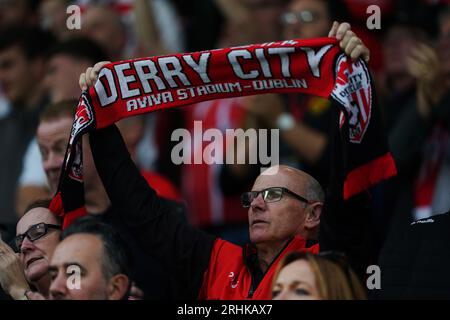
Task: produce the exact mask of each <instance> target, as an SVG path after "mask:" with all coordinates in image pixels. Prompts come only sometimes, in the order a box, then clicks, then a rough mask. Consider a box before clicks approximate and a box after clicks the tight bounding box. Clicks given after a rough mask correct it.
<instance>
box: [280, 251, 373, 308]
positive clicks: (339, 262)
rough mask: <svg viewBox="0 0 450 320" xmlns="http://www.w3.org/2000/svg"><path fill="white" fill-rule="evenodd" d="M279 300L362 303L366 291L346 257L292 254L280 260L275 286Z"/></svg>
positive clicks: (330, 254) (324, 253) (305, 253)
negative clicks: (352, 301) (360, 301)
mask: <svg viewBox="0 0 450 320" xmlns="http://www.w3.org/2000/svg"><path fill="white" fill-rule="evenodd" d="M272 298H273V299H276V300H361V299H366V292H365V290H364V288H363V286H362V285H361V282H360V280H359V278H358V277H357V275H356V274H355V272H354V271H353V270H351V268H350V266H349V265H348V263H347V261H346V259H345V256H344V255H343V254H340V253H338V252H323V253H319V254H318V255H313V254H311V253H308V252H292V253H290V254H288V255H286V256H285V257H284V258H283V260H281V261H280V263H279V265H278V267H277V270H276V273H275V276H274V282H273V286H272Z"/></svg>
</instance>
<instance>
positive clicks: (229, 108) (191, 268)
mask: <svg viewBox="0 0 450 320" xmlns="http://www.w3.org/2000/svg"><path fill="white" fill-rule="evenodd" d="M71 5H76V6H77V7H76V8H78V9H79V10H80V13H81V16H80V22H81V23H80V26H79V28H77V27H75V28H72V27H70V26H69V24H67V21H68V19H69V18H73V17H72V16H71V15H72V14H73V12H75V14H76V12H77V11H76V10H75V11H67V8H68V7H69V6H71ZM370 5H377V6H378V8H379V9H380V16H379V21H380V25H379V28H369V25H368V24H367V19H368V18H369V17H370V16H371V15H372V14H373V13H372V12H371V13H368V11H366V9H367V7H368V6H370ZM333 21H339V22H344V21H345V22H349V23H350V25H351V30H352V31H353V32H354V33H355V34H356V36H358V37H359V38H360V39H361V40H362V42H363V43H364V44H365V46H366V47H367V48H368V49H369V51H370V61H369V68H370V70H371V72H372V76H373V79H374V83H375V87H376V90H375V91H376V93H377V97H378V99H377V100H378V104H379V106H380V109H381V119H382V123H383V127H384V132H385V135H386V138H387V141H388V145H389V149H390V151H391V153H392V155H393V157H394V160H395V163H396V166H397V171H398V174H397V176H396V177H394V178H392V179H390V180H388V181H385V182H383V183H381V184H379V185H377V186H375V187H374V188H373V189H372V190H370V193H371V197H370V200H369V201H370V208H371V210H368V211H367V212H366V213H365V214H367V217H368V219H369V224H370V226H371V228H372V230H371V240H370V242H369V243H368V246H367V247H365V248H363V250H365V251H366V252H368V253H370V254H368V255H367V256H369V257H370V259H369V260H370V261H365V264H364V266H361V265H360V264H358V263H354V262H355V259H353V257H351V256H350V257H348V262H345V263H342V259H339V261H338V260H336V259H335V256H336V255H335V253H334V255H331V254H330V255H327V254H322V255H321V254H319V255H315V253H317V251H318V248H317V247H315V245H316V244H312V245H311V244H306V243H303V242H301V241H300V240H298V239H297V240H298V243H295V246H296V247H295V249H298V250H301V251H302V252H294V253H291V254H289V255H287V256H285V257H284V258H283V260H281V262H280V263H279V267H278V268H277V270H272V273H273V275H272V276H273V277H274V278H275V279H274V281H273V283H269V281H265V280H267V279H265V278H264V276H265V274H266V271H267V270H271V269H270V266H271V264H272V263H273V262H274V261H278V260H280V259H278V258H279V257H278V256H277V253H279V252H281V251H280V250H284V246H285V245H286V239H288V238H289V237H286V235H293V234H295V235H297V236H301V237H302V239H304V240H308V241H310V240H311V241H316V242H317V240H319V241H320V236H319V235H318V230H316V229H318V225H319V221H320V218H319V217H320V212H321V210H322V205H323V203H324V202H325V201H326V198H325V195H324V190H326V187H327V185H328V184H329V182H330V181H329V180H330V174H331V173H330V172H329V165H328V163H329V162H330V156H331V151H330V135H329V133H330V123H331V121H332V120H333V119H334V118H333V106H332V103H331V102H330V101H329V100H326V99H324V98H319V97H313V96H306V95H300V94H286V95H279V94H270V95H259V96H252V97H238V98H231V99H219V100H212V101H206V102H201V103H197V104H194V105H191V106H189V107H185V108H180V109H170V110H162V111H160V112H154V113H151V114H147V115H143V116H138V117H134V118H128V119H125V120H122V121H120V122H119V123H117V127H118V131H116V130H114V129H111V128H110V129H109V131H105V132H100V133H98V134H91V135H90V137H88V136H85V137H84V144H83V147H84V179H85V199H86V209H87V211H88V212H89V217H86V218H82V219H80V221H76V222H75V223H74V224H73V225H71V226H70V227H69V228H68V229H66V230H64V231H62V230H60V229H61V221H60V220H59V218H58V217H56V216H54V215H53V214H52V213H51V212H50V211H49V209H48V208H49V202H48V199H51V197H52V196H53V195H54V193H55V191H56V190H57V187H58V182H59V177H60V172H61V166H62V163H63V160H64V155H65V151H66V146H67V142H68V137H69V134H70V129H71V125H72V120H73V115H74V112H75V107H76V105H77V99H78V97H79V95H80V92H81V91H80V87H79V77H80V74H82V73H83V72H85V71H86V70H87V69H88V68H89V67H92V66H94V65H95V63H97V62H99V61H119V60H126V59H133V58H138V57H146V56H157V55H165V54H171V53H181V52H192V51H199V50H209V49H214V48H222V47H232V46H239V45H245V44H252V43H263V42H269V41H277V40H285V39H294V38H301V39H309V38H320V37H327V36H328V35H329V32H330V30H331V29H332V26H333ZM449 58H450V4H448V3H447V2H446V1H427V0H415V1H402V0H397V1H387V0H372V1H366V0H359V1H358V0H339V1H338V0H194V1H181V0H134V1H133V0H104V1H100V0H99V1H94V0H76V1H69V0H0V150H2V151H1V157H0V195H1V196H0V199H1V201H0V234H1V237H0V284H1V287H3V291H4V292H1V290H0V298H3V297H4V298H5V299H9V298H13V299H47V298H53V299H131V298H134V299H175V298H198V297H200V298H211V297H228V298H241V299H244V298H252V297H256V298H258V297H260V298H265V297H267V296H266V295H265V294H267V292H269V290H270V292H271V290H272V287H273V297H274V298H277V299H280V298H284V299H288V298H305V297H306V298H314V299H365V298H367V297H368V298H374V299H376V298H403V297H419V298H420V297H447V298H448V297H450V295H449V292H450V277H449V276H447V275H446V267H450V254H448V252H450V251H448V250H447V249H448V248H447V247H448V245H447V243H449V242H448V241H446V240H447V237H448V235H447V232H446V230H445V228H444V227H443V226H446V223H447V220H448V219H447V215H448V212H449V210H450V139H449V128H450V91H449V89H450V59H449ZM280 119H283V120H284V122H282V121H281V120H280ZM286 119H288V120H289V121H288V123H289V125H286ZM197 121H201V123H202V130H204V131H205V130H207V129H210V128H217V129H219V130H220V131H222V132H223V134H224V135H225V132H226V129H230V128H231V129H233V128H243V129H249V128H253V129H279V130H280V147H279V150H280V164H281V165H282V166H281V168H282V169H281V170H280V172H279V173H278V174H277V175H274V176H272V177H271V179H275V180H267V181H266V180H265V179H266V178H264V177H263V176H261V175H259V174H260V166H259V165H245V164H223V165H221V164H206V163H202V164H181V165H176V164H174V162H173V161H171V151H172V149H173V147H174V145H175V142H174V141H172V139H171V135H172V132H173V131H174V130H175V129H179V128H184V129H186V130H188V132H190V133H191V136H193V137H194V136H195V134H194V131H195V123H196V122H197ZM110 131H111V132H110ZM119 132H120V134H121V135H122V137H123V142H122V140H121V139H120V135H119ZM109 139H110V140H109ZM109 141H111V142H109ZM189 143H191V144H192V146H193V147H192V148H188V149H187V150H190V152H191V154H190V155H189V156H190V157H191V158H195V157H197V156H198V155H196V154H200V157H201V156H202V155H203V151H204V149H205V148H206V146H207V144H208V143H207V142H205V141H190V142H189ZM122 144H123V146H124V148H121V146H122ZM108 145H109V147H112V148H111V150H110V149H108ZM94 148H95V149H94ZM91 149H92V150H91ZM254 150H255V146H252V145H239V144H237V145H236V150H232V151H233V152H236V153H237V154H242V155H243V156H244V157H248V155H249V153H252V152H254ZM121 152H122V153H121ZM227 152H230V150H224V152H223V157H225V155H226V153H227ZM124 153H125V154H128V153H129V154H130V155H131V159H132V160H133V161H134V162H133V163H130V164H128V165H127V166H125V167H126V168H127V169H128V171H127V172H124V173H123V175H124V176H127V177H129V181H135V180H136V185H132V184H131V183H128V182H126V181H125V180H123V181H122V180H121V175H120V174H116V172H120V170H119V169H118V168H119V167H117V168H116V167H114V165H115V164H114V163H113V162H111V165H110V167H108V166H106V165H105V166H104V167H103V168H100V167H99V165H98V163H99V162H100V160H99V159H102V158H103V159H104V158H106V156H110V155H113V156H114V157H117V158H121V157H122V156H123V154H124ZM96 165H97V168H96ZM134 165H136V167H137V168H138V170H137V171H136V170H135V169H134V168H135V167H134ZM120 169H122V167H120ZM113 170H117V171H113ZM134 173H139V174H140V175H139V176H142V177H143V178H144V179H143V181H140V180H139V179H140V178H139V177H134V176H133V174H134ZM108 174H110V175H114V179H112V178H111V179H110V178H108ZM134 179H135V180H134ZM148 186H149V187H150V188H151V189H150V190H151V191H148V190H144V189H145V188H146V187H147V188H148ZM321 186H322V187H321ZM274 187H280V188H278V189H277V188H274ZM121 189H122V190H121ZM125 189H128V190H125ZM250 190H253V191H258V192H256V193H255V192H253V193H251V192H250V193H248V191H250ZM286 190H287V191H286ZM133 192H136V193H137V194H140V195H146V196H147V197H149V199H152V202H148V203H147V202H146V203H145V205H144V204H142V203H141V200H142V199H141V198H134V196H133V194H134V193H133ZM121 193H122V194H121ZM243 193H244V195H243V196H242V194H243ZM288 193H294V195H302V197H303V196H304V195H306V197H307V201H309V202H306V203H305V204H303V203H301V201H298V199H297V200H295V199H289V200H290V201H297V202H299V203H301V206H300V205H299V204H291V203H288V205H291V207H281V208H280V209H277V210H280V216H281V218H280V219H282V220H283V219H285V221H284V222H283V221H278V223H279V224H278V225H277V224H276V223H274V226H277V227H278V228H280V229H279V230H275V231H273V232H274V236H277V232H279V233H280V234H281V233H282V232H286V234H283V235H282V236H280V237H281V238H282V239H283V241H281V242H280V243H277V245H275V246H273V244H272V245H271V246H270V247H267V246H259V247H258V246H257V249H258V254H257V255H256V256H257V257H256V258H251V257H250V255H249V257H250V258H248V260H251V259H256V260H257V262H255V261H253V262H252V263H251V264H252V266H248V268H249V269H251V268H255V270H256V271H254V272H252V273H251V274H252V279H251V285H250V284H249V287H250V288H251V289H250V291H251V293H248V295H247V296H245V295H244V296H242V295H232V294H228V293H224V292H221V291H220V290H222V288H220V287H218V284H217V282H218V281H216V280H214V277H217V278H218V279H219V278H220V272H225V271H223V270H219V269H220V268H218V267H217V268H216V265H215V264H217V265H218V264H221V265H227V266H228V264H227V263H231V262H230V261H228V260H233V259H240V260H242V257H241V258H236V257H239V254H240V255H242V251H239V250H241V249H239V250H238V249H236V248H248V245H247V246H246V244H247V243H249V242H253V243H258V241H259V240H258V230H257V229H258V228H257V227H255V228H254V230H253V229H252V227H253V225H252V223H253V220H255V219H256V218H255V216H254V215H255V214H256V212H259V211H261V212H262V211H264V210H268V209H267V208H266V207H267V205H269V204H270V202H271V201H272V202H274V203H275V202H279V201H280V200H281V198H283V199H284V197H289V195H288ZM113 196H115V197H116V198H118V199H119V200H113V199H112V197H113ZM116 198H114V199H116ZM156 199H157V200H156ZM244 199H246V201H247V203H245V201H244ZM271 199H272V200H271ZM274 199H275V200H274ZM115 201H117V203H116V202H115ZM118 203H119V205H118ZM280 203H281V202H280ZM141 204H142V205H141ZM243 204H244V206H243ZM246 204H247V206H246ZM310 205H311V206H310ZM144 208H147V209H149V211H152V212H153V211H158V210H159V211H160V212H161V214H167V216H168V217H170V219H171V220H164V219H165V218H161V217H160V216H158V215H157V214H156V212H155V213H154V214H155V215H154V216H152V218H150V217H145V214H144V213H143V210H144ZM340 209H341V210H359V207H358V204H354V203H353V204H350V205H349V206H348V208H347V207H346V208H340ZM129 211H134V212H132V213H130V212H129ZM159 211H158V212H159ZM298 212H300V213H298ZM297 213H298V215H297ZM446 213H447V214H446ZM283 214H284V215H285V216H283ZM127 215H128V216H129V217H131V218H132V219H135V220H133V221H132V220H130V221H128V220H127V219H129V218H127ZM152 215H153V213H152ZM131 218H130V219H131ZM151 219H162V220H161V221H160V222H159V225H158V228H167V230H168V231H167V235H169V238H168V239H166V240H163V239H162V238H161V239H159V238H158V236H156V235H155V236H154V238H155V239H152V240H149V239H151V236H152V235H153V234H154V233H156V229H157V227H155V226H151V225H150V224H151V223H150V222H151V221H150V220H151ZM167 219H169V218H167ZM252 219H253V220H252ZM289 219H293V220H289ZM295 219H304V223H303V224H302V225H301V228H300V229H301V230H300V231H299V230H297V229H295V230H294V229H292V230H291V229H289V227H292V226H289V225H286V224H289V223H291V222H292V221H295ZM124 221H125V222H124ZM158 221H159V220H158ZM249 223H250V227H249ZM341 223H345V221H343V222H341ZM170 224H173V226H170ZM181 226H183V227H181ZM191 226H193V227H195V232H194V231H193V230H192V228H191ZM336 227H339V226H336ZM180 230H181V231H180ZM198 230H201V231H198ZM336 232H339V230H336ZM180 233H182V235H180ZM172 238H173V239H172ZM119 239H120V240H119ZM217 239H220V241H223V243H222V242H219V240H217ZM162 242H165V243H164V244H161V243H162ZM180 242H183V243H180ZM184 242H189V243H184ZM412 243H414V245H413V244H412ZM290 245H293V244H292V243H291V244H290ZM219 247H220V249H219ZM86 248H88V249H86ZM324 249H326V248H322V247H321V248H320V251H323V250H324ZM221 250H222V251H221ZM223 251H227V254H226V255H225V254H223ZM248 251H251V249H249V250H248ZM306 251H307V253H306ZM244 252H247V251H245V250H244ZM312 253H314V254H312ZM347 254H348V252H347ZM332 256H333V257H334V258H333V257H332ZM277 259H278V260H277ZM356 260H357V259H356ZM358 262H360V261H358ZM236 263H237V262H236ZM239 263H241V264H242V263H243V262H242V261H239ZM246 263H248V264H250V262H248V261H246ZM70 264H75V265H76V266H78V267H80V268H81V270H83V271H82V272H85V273H86V275H84V276H83V279H82V281H81V286H82V287H83V288H85V289H83V290H76V289H70V288H67V286H66V283H67V277H68V275H67V273H66V271H65V268H67V266H68V265H70ZM166 264H169V265H171V264H172V265H177V266H176V267H174V269H173V270H172V269H170V268H169V269H168V268H166ZM368 264H376V265H379V266H380V268H381V270H382V278H381V281H382V282H381V283H382V285H381V286H382V288H383V289H382V290H366V289H365V279H366V277H367V274H362V273H361V270H362V269H361V268H363V267H365V266H367V265H368ZM229 267H230V268H231V267H233V268H238V267H237V266H235V265H229ZM242 268H244V267H242ZM417 274H419V278H420V279H418V278H417ZM358 277H359V280H358ZM236 279H237V278H236ZM247 280H248V279H247ZM247 280H246V281H247ZM230 281H231V282H232V284H233V281H235V279H234V278H233V277H232V276H230ZM242 281H243V280H242ZM249 281H250V280H249ZM266 282H267V283H266ZM293 284H295V286H293ZM1 287H0V288H1ZM258 289H259V291H258Z"/></svg>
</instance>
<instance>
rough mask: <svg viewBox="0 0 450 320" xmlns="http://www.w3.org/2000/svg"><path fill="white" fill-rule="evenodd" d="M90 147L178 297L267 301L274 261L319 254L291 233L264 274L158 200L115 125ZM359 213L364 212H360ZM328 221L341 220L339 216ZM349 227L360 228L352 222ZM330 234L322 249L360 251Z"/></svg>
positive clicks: (248, 251)
mask: <svg viewBox="0 0 450 320" xmlns="http://www.w3.org/2000/svg"><path fill="white" fill-rule="evenodd" d="M90 145H91V149H92V154H93V157H94V161H95V165H96V167H97V171H98V173H99V175H100V178H101V179H102V182H103V184H104V186H105V189H106V192H107V193H108V196H109V198H110V200H111V202H112V205H113V206H114V207H116V208H118V209H120V210H117V212H120V214H121V215H122V216H121V217H120V218H121V219H122V220H123V223H124V224H125V225H126V226H127V227H128V228H129V229H130V231H131V233H132V234H134V236H135V237H136V239H137V240H138V242H139V243H140V245H141V246H142V249H143V250H144V251H145V252H146V253H148V254H149V255H150V256H153V257H155V258H156V259H158V260H159V261H160V262H161V263H162V264H163V266H164V267H165V268H166V270H167V271H169V273H170V274H172V276H173V278H174V279H173V280H174V283H175V286H176V288H174V291H175V292H176V298H179V299H197V298H202V299H270V298H271V284H272V278H273V273H274V271H275V268H276V265H277V263H278V261H279V260H280V259H281V258H282V257H283V256H284V255H285V254H286V253H288V252H290V251H296V250H308V251H311V252H314V253H317V252H318V250H319V248H318V245H314V246H312V247H310V248H307V242H306V241H305V240H304V239H302V238H300V237H294V238H292V239H291V240H290V241H289V242H288V243H287V245H286V247H285V248H284V249H283V250H282V251H281V252H280V254H279V255H278V257H277V258H275V260H274V261H273V262H272V264H271V266H270V267H269V269H268V270H267V272H266V273H265V274H263V273H262V272H261V270H260V269H259V267H258V266H257V263H256V252H255V251H254V250H253V249H252V247H250V246H248V247H247V248H241V247H239V246H236V245H233V244H231V243H229V242H227V241H224V240H221V239H217V238H215V237H214V236H212V235H209V234H207V233H204V232H202V231H200V230H199V229H196V228H194V227H192V226H190V225H188V224H187V223H186V221H185V219H183V217H181V216H180V215H179V213H175V212H173V210H172V209H171V208H169V207H167V206H166V205H165V204H164V202H163V201H161V200H160V198H159V197H158V196H157V194H156V192H155V191H154V190H153V189H152V188H150V187H149V185H148V183H147V182H146V181H145V179H144V178H143V177H142V176H141V174H140V172H139V170H138V169H137V167H136V166H135V164H134V162H133V161H132V159H131V158H130V155H129V153H128V150H127V149H126V146H125V144H124V142H123V140H122V138H121V136H120V133H119V131H118V129H117V127H115V126H111V127H108V128H105V129H100V130H96V131H95V132H92V133H90ZM347 203H351V202H347ZM351 211H353V212H355V211H354V210H351ZM349 212H350V211H349ZM347 213H348V212H347ZM357 214H358V215H361V216H365V214H363V213H362V212H357ZM326 216H327V213H323V214H322V218H325V217H326ZM344 216H345V215H344ZM331 221H334V222H333V223H339V222H341V221H342V220H341V219H335V220H331ZM344 222H345V221H344ZM324 226H330V224H324ZM332 227H333V228H335V226H332ZM350 227H351V228H350V230H355V228H356V229H358V230H360V229H361V228H360V226H357V225H355V224H352V223H351V224H350ZM326 231H328V230H326ZM360 231H362V230H360ZM328 235H331V237H330V236H328V237H327V238H325V239H324V242H323V245H322V242H321V248H322V249H326V250H329V249H330V248H331V247H332V246H333V243H337V244H338V248H339V249H344V248H345V247H346V246H348V243H349V242H355V246H354V247H355V248H356V249H355V251H354V252H352V253H355V252H356V251H357V250H360V249H361V247H360V244H359V243H358V241H356V240H357V239H356V238H354V237H348V234H345V233H344V235H345V237H344V238H343V239H340V241H334V240H335V238H336V235H337V236H339V233H337V232H334V233H330V232H328ZM341 246H342V248H341ZM363 249H364V248H363ZM351 251H352V250H350V252H351ZM149 276H151V275H149Z"/></svg>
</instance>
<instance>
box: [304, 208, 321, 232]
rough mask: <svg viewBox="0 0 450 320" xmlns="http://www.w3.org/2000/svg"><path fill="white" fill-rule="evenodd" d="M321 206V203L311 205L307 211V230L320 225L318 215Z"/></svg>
mask: <svg viewBox="0 0 450 320" xmlns="http://www.w3.org/2000/svg"><path fill="white" fill-rule="evenodd" d="M322 208H323V204H322V203H321V202H316V203H313V204H311V205H310V206H309V208H308V210H307V212H308V213H307V215H306V220H305V227H306V228H308V229H314V228H316V227H318V226H319V224H320V215H321V214H322Z"/></svg>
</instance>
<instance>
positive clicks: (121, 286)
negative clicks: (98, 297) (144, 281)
mask: <svg viewBox="0 0 450 320" xmlns="http://www.w3.org/2000/svg"><path fill="white" fill-rule="evenodd" d="M129 284H130V279H128V277H127V276H126V275H124V274H116V275H115V276H113V277H112V278H111V279H110V280H109V284H108V300H121V299H123V297H125V296H126V295H128V288H129Z"/></svg>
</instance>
